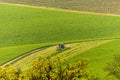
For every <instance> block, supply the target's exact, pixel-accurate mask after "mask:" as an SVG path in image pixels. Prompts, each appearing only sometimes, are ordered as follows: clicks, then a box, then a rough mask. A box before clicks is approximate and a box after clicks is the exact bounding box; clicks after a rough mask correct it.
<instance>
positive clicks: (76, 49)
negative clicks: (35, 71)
mask: <svg viewBox="0 0 120 80" xmlns="http://www.w3.org/2000/svg"><path fill="white" fill-rule="evenodd" d="M66 46H67V47H70V49H68V50H65V51H63V52H60V53H57V52H56V48H55V47H54V46H53V47H49V48H47V49H45V50H42V51H39V52H37V53H34V54H32V55H30V56H27V57H25V58H23V59H21V60H19V61H17V62H15V63H14V64H13V65H14V66H16V67H19V68H22V70H26V69H28V68H29V67H30V65H31V63H32V62H33V61H35V60H37V59H38V58H39V57H40V56H42V57H46V56H51V58H52V59H56V58H58V57H59V58H60V59H61V60H64V59H65V60H67V61H68V63H74V62H76V60H80V59H83V58H86V59H88V60H89V65H88V67H89V69H90V70H91V72H92V74H94V75H97V76H99V77H100V78H104V77H106V75H107V72H105V71H104V68H105V67H106V65H107V63H108V62H110V61H111V60H112V59H113V56H114V55H116V54H120V53H119V52H120V49H119V48H120V40H113V41H111V40H100V41H88V42H80V43H72V44H67V45H66ZM33 56H34V57H33Z"/></svg>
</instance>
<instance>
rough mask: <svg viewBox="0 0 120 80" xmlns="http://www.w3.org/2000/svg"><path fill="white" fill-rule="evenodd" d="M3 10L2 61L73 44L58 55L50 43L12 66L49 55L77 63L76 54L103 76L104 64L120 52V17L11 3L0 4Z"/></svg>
mask: <svg viewBox="0 0 120 80" xmlns="http://www.w3.org/2000/svg"><path fill="white" fill-rule="evenodd" d="M0 11H1V12H0V56H1V57H0V64H2V63H4V62H6V61H9V60H11V59H12V58H15V57H16V56H19V55H21V54H23V53H25V52H27V51H30V50H33V49H36V48H40V47H43V46H47V45H53V44H58V43H62V42H64V43H69V44H68V45H67V46H70V47H71V46H72V47H71V48H70V49H68V50H66V51H63V52H61V53H59V54H57V55H56V54H55V53H56V49H55V46H53V47H52V46H51V47H49V48H47V49H44V50H42V51H39V52H37V53H34V54H32V55H30V56H27V57H25V58H23V59H21V60H19V61H18V62H15V63H14V64H13V65H15V66H17V67H21V66H22V67H23V68H24V69H25V68H26V67H27V66H29V64H28V63H32V61H34V59H37V58H38V57H39V56H43V57H45V56H48V55H49V56H51V57H52V58H53V59H54V58H57V57H60V58H61V59H64V58H65V59H67V60H68V63H74V58H73V56H75V57H77V59H78V60H79V59H81V58H88V59H90V64H89V68H90V69H91V70H92V71H93V74H98V75H99V76H100V77H103V76H104V75H105V74H106V73H104V71H103V68H104V67H105V64H106V63H107V62H109V61H111V60H112V57H113V55H115V54H119V47H120V46H119V44H120V40H119V39H120V26H119V25H120V23H119V21H120V16H117V15H116V16H111V15H103V14H90V13H81V12H72V11H64V10H61V9H58V10H57V9H50V8H41V7H40V8H38V7H37V8H36V7H27V6H16V5H9V4H0ZM71 42H72V43H71ZM73 42H74V43H73ZM53 55H54V56H53ZM33 56H34V57H33ZM106 57H107V58H106ZM72 58H73V59H72ZM23 61H26V63H23ZM26 64H28V65H26ZM18 65H19V66H18ZM98 71H99V72H100V73H97V72H98Z"/></svg>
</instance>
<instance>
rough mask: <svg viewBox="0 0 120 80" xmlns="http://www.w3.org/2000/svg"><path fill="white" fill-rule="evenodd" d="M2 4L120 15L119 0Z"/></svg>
mask: <svg viewBox="0 0 120 80" xmlns="http://www.w3.org/2000/svg"><path fill="white" fill-rule="evenodd" d="M0 2H7V3H15V4H27V5H34V6H45V7H56V8H62V9H70V10H79V11H91V12H98V13H113V14H120V11H119V9H120V8H119V3H120V1H119V0H111V1H109V0H87V1H86V0H70V1H69V0H23V1H21V0H19V1H18V0H0Z"/></svg>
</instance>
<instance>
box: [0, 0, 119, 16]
mask: <svg viewBox="0 0 120 80" xmlns="http://www.w3.org/2000/svg"><path fill="white" fill-rule="evenodd" d="M0 4H4V5H11V6H19V7H28V8H40V9H47V10H55V11H62V12H71V13H83V14H94V15H103V16H118V17H120V15H117V14H110V13H96V12H90V11H89V12H88V11H76V10H69V9H61V8H55V7H45V6H32V5H27V4H25V5H24V4H15V3H4V2H0Z"/></svg>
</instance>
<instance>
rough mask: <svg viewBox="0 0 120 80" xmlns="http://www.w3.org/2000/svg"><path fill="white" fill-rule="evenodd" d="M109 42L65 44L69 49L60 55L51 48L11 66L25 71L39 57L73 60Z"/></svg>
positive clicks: (54, 48) (54, 47)
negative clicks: (74, 57)
mask: <svg viewBox="0 0 120 80" xmlns="http://www.w3.org/2000/svg"><path fill="white" fill-rule="evenodd" d="M110 41H111V40H100V41H88V42H77V43H71V44H66V47H70V49H67V50H65V51H63V52H60V53H57V52H56V46H53V47H49V48H46V49H44V50H41V51H39V52H36V53H33V54H31V55H29V56H26V57H25V58H22V59H20V60H18V61H16V62H15V63H13V65H14V66H16V67H18V68H22V70H26V69H28V68H29V67H30V64H31V63H32V62H33V61H35V60H37V59H38V58H39V57H47V56H50V57H51V58H52V59H56V58H58V57H59V58H60V59H61V60H62V59H66V60H68V59H69V58H73V56H76V55H78V54H82V53H84V52H86V51H89V50H90V49H92V48H94V47H97V46H100V45H102V44H105V43H107V42H110Z"/></svg>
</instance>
